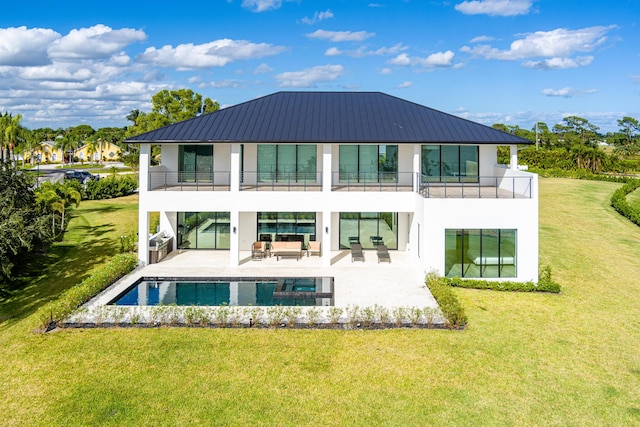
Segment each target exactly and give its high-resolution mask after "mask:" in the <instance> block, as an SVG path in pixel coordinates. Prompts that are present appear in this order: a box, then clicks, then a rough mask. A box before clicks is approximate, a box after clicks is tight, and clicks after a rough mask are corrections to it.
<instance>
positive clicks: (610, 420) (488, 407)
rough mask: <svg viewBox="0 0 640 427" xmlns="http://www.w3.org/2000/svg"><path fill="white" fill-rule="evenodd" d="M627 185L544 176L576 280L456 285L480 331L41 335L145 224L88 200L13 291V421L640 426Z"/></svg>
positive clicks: (548, 252)
mask: <svg viewBox="0 0 640 427" xmlns="http://www.w3.org/2000/svg"><path fill="white" fill-rule="evenodd" d="M618 187H619V184H614V183H607V182H595V181H579V180H566V179H542V178H541V179H540V191H541V197H540V236H541V245H540V247H541V254H540V255H541V262H542V263H544V264H550V265H551V266H552V267H553V272H554V277H555V279H556V280H558V281H559V282H560V283H561V284H562V285H563V293H562V294H560V295H547V294H521V293H505V292H491V291H474V290H465V289H455V290H454V291H455V292H456V294H457V295H458V296H459V298H460V299H461V301H462V303H463V305H464V306H465V308H466V311H467V313H468V315H469V326H468V328H467V329H466V330H464V331H440V330H385V331H335V330H314V331H306V330H264V329H262V330H256V329H241V330H232V329H197V328H175V329H171V328H157V329H127V328H125V329H96V330H64V331H60V332H54V333H49V334H47V335H39V334H34V333H32V330H33V328H35V326H36V325H37V323H38V319H36V318H35V317H34V316H33V315H32V314H33V311H34V309H36V308H37V307H38V306H40V305H41V304H42V302H43V301H44V300H45V299H46V296H47V295H49V294H53V295H55V294H57V293H59V292H60V291H61V290H63V289H65V288H67V287H68V286H71V285H72V284H73V283H75V282H76V281H79V279H80V278H82V277H84V275H86V274H88V272H89V270H90V268H91V261H92V258H97V259H98V260H101V259H102V257H104V256H105V255H106V254H107V253H112V252H113V251H114V250H116V249H117V239H118V238H119V236H120V235H121V233H125V232H127V230H128V229H131V228H133V227H135V224H136V209H135V202H136V199H135V198H134V197H131V198H126V199H120V200H117V201H107V202H93V203H89V202H84V203H83V205H82V206H81V209H79V210H78V211H76V214H77V217H76V218H75V219H74V220H73V222H72V224H71V228H72V231H71V232H70V233H68V236H67V239H66V242H65V243H66V244H67V245H66V246H64V245H63V246H62V247H61V248H59V249H57V250H56V251H52V254H51V255H49V256H48V258H47V259H48V260H49V261H51V262H53V264H52V265H50V266H49V265H46V264H44V263H40V265H43V267H42V268H44V270H43V271H42V272H41V277H34V282H33V283H34V284H33V285H31V286H30V287H29V288H27V289H26V290H25V291H23V292H19V293H17V295H16V296H15V297H14V298H13V299H12V300H9V301H4V302H1V303H0V310H2V317H1V318H0V342H1V343H2V346H0V372H2V375H1V376H0V402H2V408H3V409H2V411H0V425H34V424H35V425H47V426H49V425H65V426H67V425H95V424H106V425H171V426H174V425H201V424H220V425H265V424H267V425H336V426H343V425H377V424H385V425H438V426H440V425H496V424H498V425H549V424H555V425H634V424H635V425H638V424H640V350H639V349H640V262H639V261H638V260H640V227H637V226H635V225H633V224H631V223H630V222H629V221H627V220H625V219H624V218H622V217H621V216H619V215H618V214H616V213H615V212H614V211H613V209H612V208H611V207H610V206H609V198H610V196H611V194H612V193H613V191H614V190H615V189H616V188H618ZM114 203H115V204H114ZM102 209H107V210H108V212H106V213H103V212H102ZM54 254H55V255H54ZM63 257H64V259H63ZM67 259H69V260H68V261H67ZM36 270H37V269H35V268H34V269H33V271H34V272H35V271H36ZM34 274H35V273H34Z"/></svg>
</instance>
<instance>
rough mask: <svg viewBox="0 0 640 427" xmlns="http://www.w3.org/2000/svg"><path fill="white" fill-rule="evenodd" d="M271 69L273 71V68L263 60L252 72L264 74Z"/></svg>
mask: <svg viewBox="0 0 640 427" xmlns="http://www.w3.org/2000/svg"><path fill="white" fill-rule="evenodd" d="M272 71H273V68H271V67H269V66H268V65H267V64H265V63H264V62H263V63H262V64H260V65H258V66H257V67H256V69H255V70H253V74H264V73H270V72H272Z"/></svg>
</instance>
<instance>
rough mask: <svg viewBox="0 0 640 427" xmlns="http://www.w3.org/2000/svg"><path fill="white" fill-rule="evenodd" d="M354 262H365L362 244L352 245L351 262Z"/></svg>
mask: <svg viewBox="0 0 640 427" xmlns="http://www.w3.org/2000/svg"><path fill="white" fill-rule="evenodd" d="M354 260H360V261H362V262H364V252H362V245H361V244H360V243H352V244H351V262H353V261H354Z"/></svg>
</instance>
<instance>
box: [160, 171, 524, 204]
mask: <svg viewBox="0 0 640 427" xmlns="http://www.w3.org/2000/svg"><path fill="white" fill-rule="evenodd" d="M500 173H502V172H500ZM239 175H240V176H239V184H238V188H239V190H240V191H272V192H282V191H285V192H289V191H323V173H322V172H312V173H307V172H252V171H244V172H242V173H240V174H239ZM231 182H232V176H231V172H229V171H215V172H175V171H166V170H152V171H150V172H149V189H150V190H152V191H231V187H232V186H231ZM330 189H331V191H335V192H345V191H347V192H416V193H418V194H420V195H421V196H422V197H424V198H455V199H460V198H477V199H508V198H512V199H522V198H532V197H533V191H534V190H533V177H532V175H530V174H517V175H495V176H426V175H422V174H418V173H414V172H376V173H350V172H349V173H347V172H332V173H331V188H330Z"/></svg>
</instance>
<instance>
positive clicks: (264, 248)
mask: <svg viewBox="0 0 640 427" xmlns="http://www.w3.org/2000/svg"><path fill="white" fill-rule="evenodd" d="M303 252H304V251H303V249H302V242H299V241H281V242H266V241H260V242H253V245H251V259H252V260H256V261H259V260H262V259H264V258H266V257H272V256H275V257H276V260H277V261H280V258H281V257H282V258H284V257H292V258H293V257H295V258H296V260H298V261H299V260H300V258H302V254H303ZM306 252H307V256H311V255H318V256H320V253H321V252H320V242H314V241H311V242H309V245H308V246H307V249H306Z"/></svg>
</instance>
